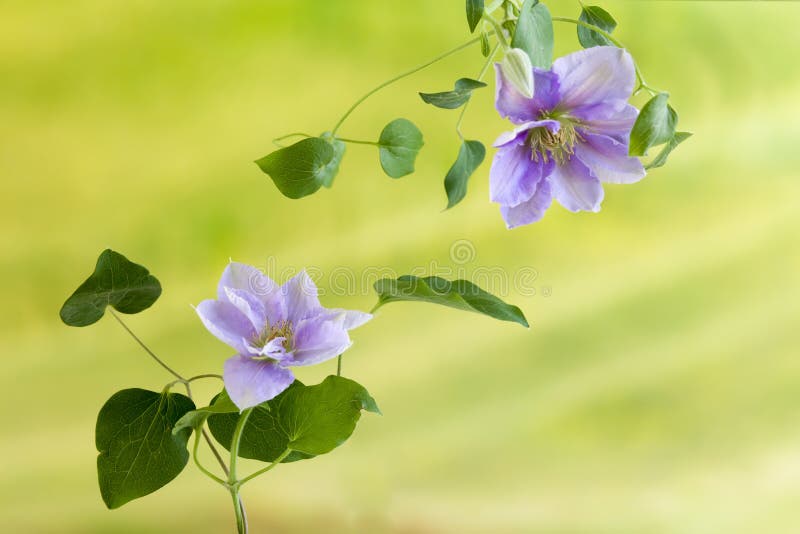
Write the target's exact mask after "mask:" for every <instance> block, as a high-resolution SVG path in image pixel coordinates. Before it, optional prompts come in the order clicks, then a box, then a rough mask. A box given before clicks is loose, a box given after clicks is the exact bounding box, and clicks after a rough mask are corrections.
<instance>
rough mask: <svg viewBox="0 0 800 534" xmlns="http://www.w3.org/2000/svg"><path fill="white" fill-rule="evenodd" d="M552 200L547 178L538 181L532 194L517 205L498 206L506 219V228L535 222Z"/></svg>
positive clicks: (539, 218) (542, 215)
mask: <svg viewBox="0 0 800 534" xmlns="http://www.w3.org/2000/svg"><path fill="white" fill-rule="evenodd" d="M552 201H553V195H552V193H551V191H550V183H549V181H548V180H547V179H544V180H542V181H541V182H539V186H538V187H537V188H536V192H535V193H534V194H533V196H532V197H531V198H530V199H529V200H526V201H525V202H523V203H522V204H519V205H517V206H513V207H512V206H500V213H501V214H502V215H503V219H504V220H505V221H506V226H507V227H508V229H509V230H510V229H512V228H516V227H518V226H524V225H526V224H531V223H535V222H537V221H539V220H541V218H542V217H544V214H545V212H546V211H547V208H549V207H550V204H551V203H552Z"/></svg>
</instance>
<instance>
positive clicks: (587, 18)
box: [578, 6, 617, 48]
mask: <svg viewBox="0 0 800 534" xmlns="http://www.w3.org/2000/svg"><path fill="white" fill-rule="evenodd" d="M578 20H581V21H583V22H586V23H587V24H591V25H592V26H597V27H598V28H600V29H601V30H603V31H605V32H608V33H612V32H613V31H614V28H616V27H617V21H616V20H614V17H612V16H611V15H610V14H609V13H608V11H606V10H605V9H603V8H602V7H598V6H587V7H584V8H583V9H582V10H581V16H580V18H579V19H578ZM578 41H580V43H581V46H583V47H584V48H592V47H593V46H616V45H615V44H614V43H612V42H611V41H610V40H609V39H608V38H607V37H606V36H604V35H601V34H599V33H597V32H596V31H594V30H590V29H589V28H585V27H583V26H578Z"/></svg>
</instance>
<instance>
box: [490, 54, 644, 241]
mask: <svg viewBox="0 0 800 534" xmlns="http://www.w3.org/2000/svg"><path fill="white" fill-rule="evenodd" d="M495 70H496V71H497V95H496V103H495V106H496V107H497V110H498V111H499V112H500V115H502V116H503V117H507V118H508V119H510V120H511V122H513V123H514V124H516V125H517V127H516V128H515V129H514V130H513V131H511V132H506V133H504V134H503V135H501V136H500V137H499V138H498V139H497V141H496V142H495V144H494V146H495V147H497V148H498V150H497V154H496V155H495V157H494V161H493V162H492V169H491V173H490V198H491V200H492V202H497V203H498V204H500V212H501V214H502V215H503V219H505V221H506V226H508V228H515V227H517V226H522V225H525V224H530V223H533V222H536V221H538V220H540V219H541V218H542V217H543V216H544V212H545V211H546V210H547V208H549V207H550V204H551V202H552V199H553V198H555V199H556V200H557V201H558V202H559V203H560V204H561V205H562V206H564V207H565V208H567V209H568V210H570V211H572V212H577V211H593V212H597V211H600V203H601V202H602V200H603V186H602V185H601V183H602V182H606V183H613V184H630V183H634V182H637V181H639V180H641V179H642V178H643V177H644V175H645V170H644V167H643V166H642V163H641V162H640V161H639V159H638V158H633V157H630V156H628V143H629V141H630V133H631V128H632V127H633V124H634V122H635V121H636V117H637V115H638V111H637V109H636V108H635V107H633V106H632V105H630V104H628V99H629V98H630V97H631V93H632V92H633V87H634V84H635V81H636V73H635V69H634V65H633V59H631V56H630V54H628V52H626V51H625V50H622V49H620V48H616V47H611V46H598V47H594V48H589V49H587V50H582V51H580V52H575V53H573V54H570V55H568V56H564V57H562V58H559V59H557V60H555V62H554V63H553V67H552V68H551V69H550V70H548V71H546V70H541V69H538V68H534V69H533V77H534V94H533V98H528V97H526V96H524V95H523V94H521V93H520V92H519V90H517V89H516V88H515V86H514V85H513V84H512V83H510V81H509V80H508V79H507V78H506V77H505V75H504V74H503V71H502V69H501V68H500V66H499V64H498V65H495Z"/></svg>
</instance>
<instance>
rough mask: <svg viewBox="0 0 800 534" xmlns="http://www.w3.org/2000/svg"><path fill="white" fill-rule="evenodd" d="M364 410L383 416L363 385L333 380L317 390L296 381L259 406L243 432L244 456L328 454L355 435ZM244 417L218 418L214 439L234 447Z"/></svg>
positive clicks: (289, 459) (214, 417) (212, 423)
mask: <svg viewBox="0 0 800 534" xmlns="http://www.w3.org/2000/svg"><path fill="white" fill-rule="evenodd" d="M361 410H366V411H368V412H374V413H380V410H379V409H378V406H377V404H375V400H374V399H373V398H372V397H371V396H370V395H369V393H368V392H367V390H366V389H364V387H363V386H362V385H360V384H358V383H357V382H354V381H352V380H350V379H348V378H343V377H340V376H329V377H327V378H326V379H325V380H323V381H322V383H320V384H317V385H315V386H305V385H303V384H302V383H300V381H298V380H295V381H294V382H293V383H292V385H291V386H289V388H288V389H286V390H285V391H284V392H283V393H281V394H280V395H278V396H277V397H275V398H274V399H272V400H270V401H267V402H265V403H263V404H261V405H259V406H257V407H256V408H255V409H254V410H253V413H252V414H250V418H249V419H248V420H247V424H246V425H245V427H244V431H243V432H242V439H241V442H240V445H239V456H241V457H242V458H251V459H253V460H261V461H262V462H273V461H275V460H276V459H277V458H278V457H279V456H280V455H281V454H282V453H283V452H284V451H285V450H286V449H287V448H290V449H292V451H293V452H292V453H291V454H290V455H289V456H287V457H286V458H285V459H284V460H283V462H293V461H297V460H303V459H306V458H311V457H313V456H317V455H319V454H325V453H327V452H330V451H331V450H333V449H335V448H336V447H338V446H339V445H341V444H342V443H344V442H345V441H346V440H347V438H349V437H350V435H351V434H352V433H353V430H354V429H355V427H356V423H357V422H358V420H359V418H360V417H361ZM238 419H239V414H226V415H212V416H211V417H210V418H209V419H208V427H209V429H210V430H211V433H212V434H213V435H214V438H215V439H216V440H217V441H218V442H219V443H220V444H221V445H222V446H223V447H225V448H226V449H230V444H231V439H232V438H233V431H234V428H235V427H236V422H237V421H238Z"/></svg>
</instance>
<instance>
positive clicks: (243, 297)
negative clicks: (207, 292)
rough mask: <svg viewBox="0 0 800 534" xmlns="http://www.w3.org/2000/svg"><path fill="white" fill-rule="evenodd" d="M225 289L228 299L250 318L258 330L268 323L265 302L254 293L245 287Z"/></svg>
mask: <svg viewBox="0 0 800 534" xmlns="http://www.w3.org/2000/svg"><path fill="white" fill-rule="evenodd" d="M223 291H224V293H225V298H226V299H227V301H228V302H229V303H231V304H232V305H233V306H235V307H236V309H237V310H239V311H240V312H242V314H244V315H245V317H247V318H248V319H249V320H250V323H251V324H252V325H253V328H255V330H256V331H260V330H261V329H263V328H264V326H265V325H266V323H267V314H266V311H265V309H264V303H263V302H261V301H260V300H259V299H258V298H257V297H256V296H255V295H253V294H252V293H248V292H247V291H245V290H243V289H234V288H232V287H225V288H223ZM223 302H224V301H223Z"/></svg>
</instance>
